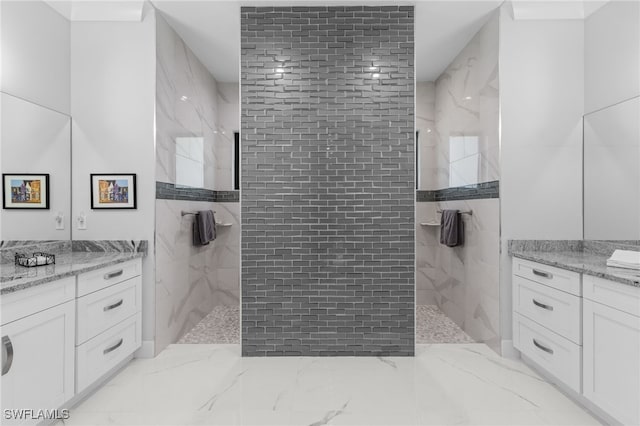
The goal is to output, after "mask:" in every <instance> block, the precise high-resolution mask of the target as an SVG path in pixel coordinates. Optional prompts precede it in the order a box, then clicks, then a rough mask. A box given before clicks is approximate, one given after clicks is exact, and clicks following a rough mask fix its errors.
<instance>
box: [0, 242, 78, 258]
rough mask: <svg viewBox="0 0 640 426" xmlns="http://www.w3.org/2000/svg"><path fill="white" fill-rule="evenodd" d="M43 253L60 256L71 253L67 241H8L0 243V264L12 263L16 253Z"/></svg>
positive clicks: (69, 243) (69, 244)
mask: <svg viewBox="0 0 640 426" xmlns="http://www.w3.org/2000/svg"><path fill="white" fill-rule="evenodd" d="M38 251H43V252H46V253H51V254H55V255H56V256H57V255H60V254H62V253H66V252H70V251H71V241H69V240H46V241H45V240H42V241H39V240H8V241H0V263H13V261H14V255H15V253H16V252H20V253H33V252H38Z"/></svg>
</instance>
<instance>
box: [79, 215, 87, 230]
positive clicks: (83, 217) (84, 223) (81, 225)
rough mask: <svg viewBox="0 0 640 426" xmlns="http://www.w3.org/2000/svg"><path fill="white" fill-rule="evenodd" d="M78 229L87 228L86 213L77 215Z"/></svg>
mask: <svg viewBox="0 0 640 426" xmlns="http://www.w3.org/2000/svg"><path fill="white" fill-rule="evenodd" d="M78 229H80V230H86V229H87V215H86V214H84V212H82V213H80V214H79V215H78Z"/></svg>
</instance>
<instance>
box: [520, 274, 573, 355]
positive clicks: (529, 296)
mask: <svg viewBox="0 0 640 426" xmlns="http://www.w3.org/2000/svg"><path fill="white" fill-rule="evenodd" d="M513 284H514V288H513V307H514V309H515V311H516V312H518V313H519V314H521V315H524V316H525V317H527V318H529V319H531V320H533V321H535V322H537V323H538V324H540V325H543V326H544V327H547V328H548V329H550V330H552V331H553V332H555V333H557V334H559V335H561V336H562V337H566V338H567V339H569V340H571V341H572V342H574V343H576V344H578V345H580V344H582V333H581V327H580V323H581V319H582V311H581V299H580V298H579V297H577V296H574V295H572V294H569V293H565V292H563V291H558V290H556V289H554V288H551V287H547V286H545V285H542V284H538V283H536V282H533V281H529V280H527V279H524V278H522V277H518V276H515V275H514V277H513Z"/></svg>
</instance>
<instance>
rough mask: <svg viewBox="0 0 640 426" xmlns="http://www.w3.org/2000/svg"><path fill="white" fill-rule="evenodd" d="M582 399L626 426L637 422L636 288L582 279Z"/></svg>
mask: <svg viewBox="0 0 640 426" xmlns="http://www.w3.org/2000/svg"><path fill="white" fill-rule="evenodd" d="M583 286H584V294H583V311H584V314H583V318H584V320H583V338H584V357H583V362H584V367H583V371H584V374H583V378H584V384H583V388H584V395H585V397H587V398H588V399H589V400H590V401H592V402H593V403H595V404H596V405H597V406H599V407H600V408H602V409H603V410H605V411H606V412H607V413H609V414H611V415H612V416H613V417H614V418H616V419H617V420H619V421H620V422H621V423H622V424H625V425H637V424H640V287H630V286H625V285H620V284H618V283H615V282H611V281H607V280H604V279H600V278H596V277H592V276H588V275H585V276H584V278H583Z"/></svg>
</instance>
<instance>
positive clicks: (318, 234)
mask: <svg viewBox="0 0 640 426" xmlns="http://www.w3.org/2000/svg"><path fill="white" fill-rule="evenodd" d="M241 63H242V71H241V73H242V82H241V86H242V117H241V120H242V132H241V134H242V191H241V194H242V195H241V196H242V353H243V355H245V356H271V355H314V356H323V355H361V356H375V355H413V353H414V185H415V184H414V161H415V160H414V147H413V145H414V69H413V7H410V6H408V7H397V6H393V7H317V8H305V7H294V8H292V7H277V8H267V7H264V8H263V7H260V8H250V7H246V8H243V9H242V59H241Z"/></svg>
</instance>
